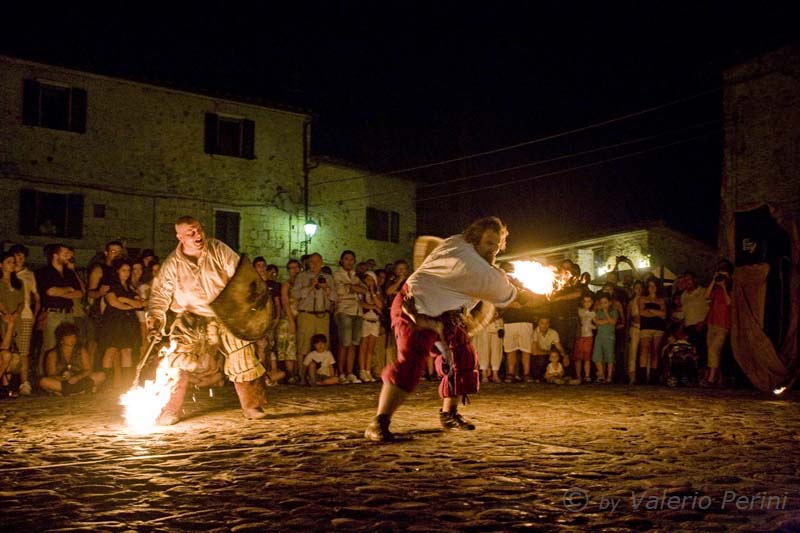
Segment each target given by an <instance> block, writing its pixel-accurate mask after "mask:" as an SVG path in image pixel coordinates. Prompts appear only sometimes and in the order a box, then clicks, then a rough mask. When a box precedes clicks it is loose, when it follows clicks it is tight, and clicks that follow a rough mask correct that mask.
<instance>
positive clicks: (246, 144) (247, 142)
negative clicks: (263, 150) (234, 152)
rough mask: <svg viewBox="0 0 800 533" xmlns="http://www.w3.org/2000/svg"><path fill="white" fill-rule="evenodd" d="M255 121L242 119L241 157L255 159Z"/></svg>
mask: <svg viewBox="0 0 800 533" xmlns="http://www.w3.org/2000/svg"><path fill="white" fill-rule="evenodd" d="M255 137H256V123H255V122H253V121H252V120H247V119H244V120H243V121H242V157H244V158H245V159H255V158H256V155H255V140H256V139H255Z"/></svg>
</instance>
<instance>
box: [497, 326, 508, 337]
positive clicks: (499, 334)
mask: <svg viewBox="0 0 800 533" xmlns="http://www.w3.org/2000/svg"><path fill="white" fill-rule="evenodd" d="M505 336H506V330H504V329H502V328H501V329H498V330H497V338H498V339H502V338H505Z"/></svg>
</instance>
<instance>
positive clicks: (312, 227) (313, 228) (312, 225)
mask: <svg viewBox="0 0 800 533" xmlns="http://www.w3.org/2000/svg"><path fill="white" fill-rule="evenodd" d="M303 231H305V232H306V237H308V240H309V241H310V240H311V237H313V236H314V235H315V234H316V233H317V223H316V222H314V221H313V220H312V219H310V218H309V219H307V220H306V223H305V224H303Z"/></svg>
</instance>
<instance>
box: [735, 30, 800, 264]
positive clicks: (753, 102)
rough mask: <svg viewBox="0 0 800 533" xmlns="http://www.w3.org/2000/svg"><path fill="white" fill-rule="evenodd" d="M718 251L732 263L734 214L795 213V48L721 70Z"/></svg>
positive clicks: (798, 145)
mask: <svg viewBox="0 0 800 533" xmlns="http://www.w3.org/2000/svg"><path fill="white" fill-rule="evenodd" d="M724 77H725V93H724V113H725V155H724V166H723V177H722V188H721V205H720V214H721V217H720V248H721V249H722V251H723V253H724V255H725V256H726V257H729V258H731V259H733V250H734V246H733V237H734V236H733V233H732V231H730V229H731V228H733V222H734V213H735V212H736V211H737V210H739V209H742V208H748V207H751V206H753V207H755V206H757V205H759V204H762V203H765V202H767V203H771V204H778V205H780V206H781V207H782V208H783V209H784V210H786V211H788V212H790V213H793V214H794V215H798V214H800V45H793V46H787V47H785V48H781V49H779V50H776V51H774V52H771V53H769V54H765V55H763V56H761V57H758V58H756V59H753V60H752V61H748V62H746V63H743V64H740V65H737V66H736V67H733V68H731V69H729V70H727V71H726V72H725V76H724Z"/></svg>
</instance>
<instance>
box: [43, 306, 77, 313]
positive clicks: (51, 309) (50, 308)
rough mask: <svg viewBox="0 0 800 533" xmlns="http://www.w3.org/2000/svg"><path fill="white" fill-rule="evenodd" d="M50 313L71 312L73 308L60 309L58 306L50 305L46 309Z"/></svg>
mask: <svg viewBox="0 0 800 533" xmlns="http://www.w3.org/2000/svg"><path fill="white" fill-rule="evenodd" d="M45 311H47V312H48V313H71V312H72V309H59V308H56V307H48V308H46V309H45Z"/></svg>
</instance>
